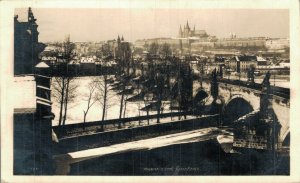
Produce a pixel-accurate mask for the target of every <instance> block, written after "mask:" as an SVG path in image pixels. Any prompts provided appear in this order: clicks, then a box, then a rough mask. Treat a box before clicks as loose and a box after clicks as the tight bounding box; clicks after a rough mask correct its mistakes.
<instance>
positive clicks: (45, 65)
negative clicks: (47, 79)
mask: <svg viewBox="0 0 300 183" xmlns="http://www.w3.org/2000/svg"><path fill="white" fill-rule="evenodd" d="M35 68H49V65H47V64H46V63H45V62H40V63H38V64H36V66H35Z"/></svg>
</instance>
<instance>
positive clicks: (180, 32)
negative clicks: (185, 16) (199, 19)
mask: <svg viewBox="0 0 300 183" xmlns="http://www.w3.org/2000/svg"><path fill="white" fill-rule="evenodd" d="M179 37H182V28H181V24H180V28H179Z"/></svg>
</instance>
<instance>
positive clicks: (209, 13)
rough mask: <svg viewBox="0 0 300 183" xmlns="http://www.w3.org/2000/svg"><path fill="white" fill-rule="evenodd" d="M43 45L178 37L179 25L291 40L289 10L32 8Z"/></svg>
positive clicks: (22, 12) (218, 34)
mask: <svg viewBox="0 0 300 183" xmlns="http://www.w3.org/2000/svg"><path fill="white" fill-rule="evenodd" d="M32 11H33V14H34V16H35V18H36V19H37V24H38V25H39V27H38V31H39V32H40V34H39V41H40V42H51V41H61V40H63V39H64V38H65V36H66V35H68V34H70V37H71V40H72V41H74V42H89V41H93V42H98V41H105V40H111V39H116V38H117V36H118V35H120V36H122V35H123V36H124V38H125V40H128V41H131V42H134V41H136V40H138V39H149V38H158V37H176V36H177V35H178V31H179V26H180V25H181V26H182V28H183V26H184V25H185V24H186V21H187V20H188V21H189V25H190V28H192V29H193V27H194V25H195V27H196V30H197V29H198V30H206V32H207V33H208V34H209V35H213V36H216V37H217V38H226V37H229V34H230V33H236V35H237V37H271V38H289V10H287V9H108V8H103V9H87V8H85V9H75V8H73V9H64V8H55V9H54V8H33V9H32ZM15 14H17V15H19V20H20V21H22V20H25V19H27V9H24V8H23V9H16V10H15Z"/></svg>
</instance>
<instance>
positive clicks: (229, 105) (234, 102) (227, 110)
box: [222, 95, 255, 124]
mask: <svg viewBox="0 0 300 183" xmlns="http://www.w3.org/2000/svg"><path fill="white" fill-rule="evenodd" d="M254 110H255V107H254V106H253V105H252V104H251V102H250V101H249V100H247V98H245V97H244V96H243V95H234V96H233V97H231V98H230V99H229V100H228V101H227V102H225V104H224V106H223V110H222V115H223V120H224V124H229V123H231V122H233V121H234V120H237V119H238V118H240V117H242V116H244V115H246V114H248V113H250V112H252V111H254Z"/></svg>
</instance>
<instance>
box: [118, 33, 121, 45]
mask: <svg viewBox="0 0 300 183" xmlns="http://www.w3.org/2000/svg"><path fill="white" fill-rule="evenodd" d="M117 42H118V43H120V42H121V40H120V36H119V34H118V39H117Z"/></svg>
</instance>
